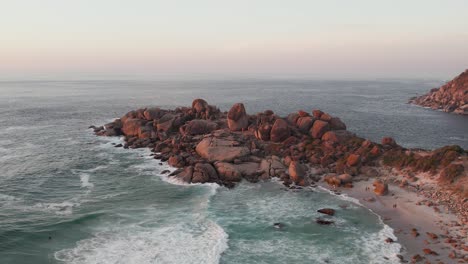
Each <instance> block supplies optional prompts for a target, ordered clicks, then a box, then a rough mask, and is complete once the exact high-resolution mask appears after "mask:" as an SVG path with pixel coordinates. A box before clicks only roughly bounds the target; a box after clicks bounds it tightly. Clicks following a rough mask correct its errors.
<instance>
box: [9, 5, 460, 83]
mask: <svg viewBox="0 0 468 264" xmlns="http://www.w3.org/2000/svg"><path fill="white" fill-rule="evenodd" d="M466 68H468V0H444V1H443V0H424V1H423V0H388V1H379V0H342V1H338V0H326V1H325V0H322V1H315V0H283V1H279V0H232V1H224V0H185V1H182V0H167V1H159V0H132V1H131V0H29V1H28V0H0V77H1V76H8V75H19V76H29V75H48V76H67V75H69V76H79V75H103V76H130V77H132V76H147V77H148V76H150V77H151V76H176V77H177V76H202V77H206V78H209V77H219V76H227V77H229V76H246V77H288V76H298V77H302V78H314V79H317V78H318V79H333V78H420V77H422V78H432V77H434V78H445V79H448V78H451V77H454V76H455V75H457V74H459V73H460V72H462V71H463V70H464V69H466Z"/></svg>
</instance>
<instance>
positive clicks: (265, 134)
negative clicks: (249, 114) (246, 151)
mask: <svg viewBox="0 0 468 264" xmlns="http://www.w3.org/2000/svg"><path fill="white" fill-rule="evenodd" d="M271 128H272V127H271V125H270V124H263V125H260V126H259V127H258V128H257V129H256V130H255V137H256V138H258V139H260V140H263V141H267V140H270V132H271Z"/></svg>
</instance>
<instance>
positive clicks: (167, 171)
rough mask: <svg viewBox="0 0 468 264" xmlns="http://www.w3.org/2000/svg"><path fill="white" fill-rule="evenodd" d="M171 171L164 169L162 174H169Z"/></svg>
mask: <svg viewBox="0 0 468 264" xmlns="http://www.w3.org/2000/svg"><path fill="white" fill-rule="evenodd" d="M169 172H171V171H170V170H163V171H161V174H167V173H169Z"/></svg>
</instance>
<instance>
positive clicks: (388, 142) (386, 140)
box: [382, 137, 397, 147]
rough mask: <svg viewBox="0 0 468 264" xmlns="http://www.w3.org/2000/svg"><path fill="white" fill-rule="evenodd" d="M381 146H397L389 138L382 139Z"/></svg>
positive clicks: (393, 140)
mask: <svg viewBox="0 0 468 264" xmlns="http://www.w3.org/2000/svg"><path fill="white" fill-rule="evenodd" d="M382 145H384V146H392V147H394V146H397V143H396V141H395V139H393V138H391V137H384V138H382Z"/></svg>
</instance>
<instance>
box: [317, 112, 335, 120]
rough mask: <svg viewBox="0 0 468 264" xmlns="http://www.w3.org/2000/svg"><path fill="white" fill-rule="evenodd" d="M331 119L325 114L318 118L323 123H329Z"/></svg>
mask: <svg viewBox="0 0 468 264" xmlns="http://www.w3.org/2000/svg"><path fill="white" fill-rule="evenodd" d="M331 119H332V117H331V115H329V114H327V113H323V114H322V115H321V116H320V120H323V121H326V122H330V120H331Z"/></svg>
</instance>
